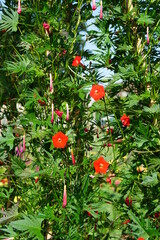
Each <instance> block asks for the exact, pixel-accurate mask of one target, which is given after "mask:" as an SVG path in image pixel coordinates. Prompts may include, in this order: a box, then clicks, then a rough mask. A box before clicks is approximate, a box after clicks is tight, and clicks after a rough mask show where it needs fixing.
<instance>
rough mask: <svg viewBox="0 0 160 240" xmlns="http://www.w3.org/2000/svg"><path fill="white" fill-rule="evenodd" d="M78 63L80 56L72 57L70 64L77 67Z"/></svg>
mask: <svg viewBox="0 0 160 240" xmlns="http://www.w3.org/2000/svg"><path fill="white" fill-rule="evenodd" d="M80 63H81V56H76V57H75V58H74V59H73V62H72V66H73V67H78V66H79V64H80Z"/></svg>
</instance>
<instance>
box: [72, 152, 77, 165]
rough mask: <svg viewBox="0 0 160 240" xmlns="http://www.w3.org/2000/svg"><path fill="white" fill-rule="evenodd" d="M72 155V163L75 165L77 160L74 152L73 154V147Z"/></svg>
mask: <svg viewBox="0 0 160 240" xmlns="http://www.w3.org/2000/svg"><path fill="white" fill-rule="evenodd" d="M71 157H72V163H73V165H75V164H76V161H75V157H74V154H73V149H71Z"/></svg>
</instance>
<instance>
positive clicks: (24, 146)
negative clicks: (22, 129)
mask: <svg viewBox="0 0 160 240" xmlns="http://www.w3.org/2000/svg"><path fill="white" fill-rule="evenodd" d="M25 150H26V143H25V134H24V135H23V152H24V151H25Z"/></svg>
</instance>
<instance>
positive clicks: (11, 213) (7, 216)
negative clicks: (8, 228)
mask: <svg viewBox="0 0 160 240" xmlns="http://www.w3.org/2000/svg"><path fill="white" fill-rule="evenodd" d="M0 214H2V215H3V217H2V218H0V224H3V223H7V222H9V221H11V220H13V219H14V218H16V217H17V216H18V205H17V204H15V205H13V206H12V208H10V209H9V210H8V211H0Z"/></svg>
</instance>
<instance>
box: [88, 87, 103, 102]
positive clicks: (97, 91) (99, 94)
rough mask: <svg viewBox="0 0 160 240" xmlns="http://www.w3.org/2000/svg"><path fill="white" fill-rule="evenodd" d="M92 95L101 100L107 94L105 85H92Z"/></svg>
mask: <svg viewBox="0 0 160 240" xmlns="http://www.w3.org/2000/svg"><path fill="white" fill-rule="evenodd" d="M90 96H91V97H92V98H93V99H94V100H95V101H97V100H99V99H101V98H103V97H104V96H105V91H104V87H103V86H101V85H98V84H97V85H96V84H94V85H93V86H92V89H91V91H90Z"/></svg>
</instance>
